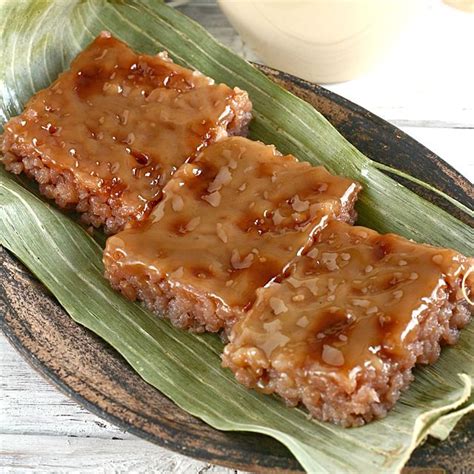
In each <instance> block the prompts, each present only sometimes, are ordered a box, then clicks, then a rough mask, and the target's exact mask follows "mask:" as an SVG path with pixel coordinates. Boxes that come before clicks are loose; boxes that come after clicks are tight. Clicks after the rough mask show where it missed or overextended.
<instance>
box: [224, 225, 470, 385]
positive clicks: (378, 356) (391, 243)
mask: <svg viewBox="0 0 474 474" xmlns="http://www.w3.org/2000/svg"><path fill="white" fill-rule="evenodd" d="M473 265H474V260H473V259H467V258H465V257H463V256H462V255H460V254H458V253H457V252H455V251H453V250H447V249H441V248H436V247H432V246H429V245H421V244H417V243H414V242H412V241H409V240H406V239H404V238H402V237H399V236H397V235H393V234H387V235H380V234H378V233H377V232H375V231H373V230H370V229H366V228H364V227H352V226H350V225H348V224H346V223H343V222H337V221H332V222H330V223H329V224H328V226H327V227H326V228H325V229H324V230H323V231H322V232H321V233H320V234H319V235H318V237H317V241H316V242H315V243H314V245H313V246H312V247H311V248H310V249H309V251H308V252H307V253H306V254H305V255H304V256H299V257H297V258H295V260H294V261H293V262H292V264H291V265H290V266H289V268H288V271H287V273H286V277H285V278H284V279H283V280H281V281H280V282H279V283H277V282H273V283H271V284H270V285H268V286H267V287H266V288H263V289H261V290H259V292H258V298H257V301H256V303H255V305H254V306H253V308H252V310H251V311H249V312H248V313H247V315H246V316H245V317H244V318H243V319H242V320H241V321H239V322H238V323H237V324H236V325H235V326H234V327H233V329H232V332H231V336H230V340H231V344H230V346H229V347H228V348H227V349H226V354H227V356H229V357H232V361H233V362H234V363H235V364H236V365H237V366H243V365H245V366H247V365H249V366H250V367H253V368H256V367H261V368H262V367H263V368H265V369H267V370H271V368H273V369H275V370H277V371H279V372H287V373H289V372H292V371H299V373H317V372H318V371H320V372H323V373H324V372H326V373H329V372H331V373H334V372H337V373H338V374H340V375H343V376H346V377H347V380H348V383H349V382H350V380H351V378H354V377H355V375H356V374H357V371H358V368H361V367H364V365H366V364H372V365H374V366H375V367H376V368H377V367H379V368H380V367H381V366H382V364H383V363H384V362H383V361H384V360H385V359H386V358H391V359H394V358H395V359H396V360H399V361H400V363H403V360H406V356H407V354H408V353H409V351H410V343H411V342H413V341H414V340H415V339H416V336H417V330H418V322H419V320H420V318H423V317H424V316H426V314H427V312H429V311H430V310H436V305H437V304H439V302H438V301H437V300H438V298H439V297H442V296H443V294H444V292H448V293H449V298H450V301H452V302H454V300H456V299H457V300H460V299H462V298H463V295H462V294H461V291H459V288H460V282H461V280H462V278H463V274H465V273H466V272H467V271H468V269H469V268H472V266H473ZM469 285H470V291H471V294H472V293H473V291H474V278H471V279H470V281H469V282H468V286H469ZM448 287H449V288H448ZM450 288H454V289H455V291H450Z"/></svg>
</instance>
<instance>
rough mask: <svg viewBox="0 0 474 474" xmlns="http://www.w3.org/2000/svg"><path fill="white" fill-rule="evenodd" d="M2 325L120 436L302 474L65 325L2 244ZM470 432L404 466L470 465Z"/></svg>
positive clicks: (461, 181)
mask: <svg viewBox="0 0 474 474" xmlns="http://www.w3.org/2000/svg"><path fill="white" fill-rule="evenodd" d="M260 69H261V70H262V71H263V72H264V73H265V74H267V75H269V76H270V77H271V78H272V79H274V80H275V81H276V82H278V83H280V84H281V85H282V86H283V87H286V88H287V89H289V90H291V91H292V92H293V93H295V94H296V95H298V96H300V97H301V98H303V99H304V100H306V101H308V102H309V103H310V104H312V105H313V106H314V107H316V108H317V109H318V110H319V111H320V112H321V113H323V114H324V115H325V116H326V117H327V118H328V119H329V120H330V121H331V122H332V123H333V124H334V125H335V126H336V127H337V128H338V129H339V131H340V132H341V133H342V134H343V135H344V136H345V137H346V138H347V139H348V140H350V141H351V142H352V143H353V144H354V145H355V146H356V147H357V148H359V149H360V150H361V151H362V152H363V153H365V154H366V155H367V156H369V157H370V158H372V159H374V160H376V161H380V162H382V163H385V164H389V165H392V166H394V167H396V168H398V169H400V170H403V171H406V172H408V173H409V174H411V175H413V176H416V177H419V178H421V179H423V180H425V181H428V182H430V183H431V184H433V185H434V186H436V187H437V188H438V189H441V190H443V191H444V192H445V193H447V194H449V195H451V196H452V197H454V198H456V199H458V200H459V201H461V202H463V203H465V204H467V205H468V206H469V207H471V208H472V207H474V206H473V199H472V196H473V195H474V192H473V187H472V185H471V184H470V183H469V181H468V180H466V179H465V178H463V177H462V176H461V175H460V174H459V173H457V172H456V171H455V170H454V169H453V168H451V167H450V166H449V165H448V164H446V163H445V162H444V161H442V160H441V159H440V158H439V157H437V156H436V155H434V154H433V153H431V152H430V151H429V150H427V149H426V148H424V147H423V146H422V145H420V144H419V143H417V142H416V141H415V140H413V139H412V138H410V137H408V136H407V135H405V134H404V133H403V132H401V131H400V130H398V129H397V128H395V127H393V126H392V125H390V124H388V123H387V122H385V121H383V120H382V119H380V118H378V117H376V116H374V115H373V114H371V113H370V112H367V111H366V110H364V109H362V108H361V107H359V106H357V105H355V104H353V103H351V102H349V101H347V100H345V99H343V98H342V97H339V96H337V95H335V94H333V93H331V92H329V91H327V90H326V89H323V88H321V87H318V86H316V85H313V84H310V83H307V82H305V81H302V80H300V79H298V78H295V77H293V76H290V75H288V74H284V73H281V72H278V71H275V70H272V69H269V68H266V67H260ZM404 184H406V183H404ZM409 187H410V188H411V189H413V190H414V191H415V192H417V193H418V194H420V195H423V196H424V197H425V198H427V199H429V200H430V201H432V202H435V203H436V204H438V205H439V206H441V207H443V208H445V209H446V210H448V211H449V212H451V213H452V214H454V215H456V217H458V218H459V219H461V220H463V221H464V222H467V223H469V224H471V225H473V222H472V219H469V217H468V216H467V215H466V214H463V213H462V212H461V211H459V210H458V209H457V208H455V207H453V206H452V205H450V204H448V203H446V202H444V201H442V200H441V199H440V198H439V197H438V196H436V195H432V194H430V193H427V192H426V190H424V189H422V188H418V187H417V186H413V185H409ZM0 321H1V326H2V329H3V331H4V333H5V334H6V336H7V338H8V339H9V340H10V342H11V343H12V344H13V345H14V346H15V348H16V349H17V350H18V351H19V352H20V353H21V354H22V355H23V356H24V357H25V358H26V360H27V361H28V362H29V363H30V364H31V365H32V366H33V367H34V368H35V369H37V370H38V371H39V372H41V373H42V374H43V375H44V376H45V377H46V378H47V379H48V380H50V381H52V382H53V383H54V384H55V385H56V386H57V387H58V388H59V389H60V390H62V391H63V392H64V393H66V394H67V395H69V396H71V397H72V398H73V399H75V400H77V401H78V402H79V403H80V404H81V405H83V406H84V407H86V408H87V409H88V410H90V411H91V412H93V413H95V414H97V415H99V416H100V417H102V418H105V419H106V420H108V421H110V422H112V423H114V424H116V425H118V426H119V427H120V428H122V429H124V430H127V431H129V432H131V433H134V434H136V435H138V436H140V437H142V438H145V439H147V440H149V441H151V442H153V443H156V444H159V445H161V446H165V447H167V448H169V449H172V450H174V451H177V452H179V453H182V454H186V455H188V456H192V457H195V458H199V459H201V460H203V461H206V462H210V463H217V464H222V465H226V466H231V467H234V468H238V469H243V470H246V471H258V472H270V471H273V472H274V471H275V469H281V470H283V471H291V472H294V471H300V470H301V467H300V466H299V464H298V462H297V461H296V460H295V458H294V457H293V456H292V455H291V454H290V452H289V451H288V450H287V449H286V448H285V447H284V446H283V445H281V444H280V443H279V442H277V441H275V440H273V439H272V438H269V437H266V436H263V435H257V434H246V433H226V432H222V431H217V430H215V429H213V428H211V427H210V426H208V425H206V424H205V423H203V422H202V421H200V420H198V419H197V418H194V417H193V416H191V415H189V414H188V413H186V412H184V411H183V410H181V409H180V408H178V407H177V406H176V405H175V404H174V403H173V402H172V401H170V400H169V399H168V398H166V397H165V396H164V395H162V394H161V393H160V392H159V391H158V390H156V389H154V388H153V387H151V386H150V385H148V384H147V383H146V382H144V381H143V380H142V379H141V378H140V377H139V376H138V375H137V374H136V373H135V372H134V371H133V370H132V368H131V367H130V366H129V365H128V364H127V362H126V361H125V360H124V359H123V358H122V357H121V356H120V355H119V354H118V353H117V352H115V350H114V349H112V348H111V347H110V346H109V345H108V344H107V343H105V342H104V341H102V340H101V339H99V338H98V337H97V336H95V335H94V334H93V333H91V332H90V331H88V330H87V329H85V328H83V327H82V326H79V325H78V324H76V323H75V322H74V321H73V320H72V319H70V318H69V317H68V315H67V314H66V313H65V311H64V310H63V309H62V307H61V306H60V305H59V303H58V302H57V301H56V300H55V298H54V297H53V296H52V295H51V294H50V293H48V291H47V290H46V289H45V288H44V287H43V286H42V285H41V284H40V283H39V282H38V281H37V280H35V278H34V277H33V276H32V275H31V274H30V273H29V272H28V270H27V269H25V267H23V265H22V264H21V263H20V262H19V261H18V260H16V259H15V258H14V257H13V256H11V255H10V254H9V253H8V252H6V251H5V250H4V249H2V248H0ZM473 433H474V417H472V416H471V417H466V418H464V420H462V421H461V423H460V424H459V425H458V427H457V428H456V429H455V430H454V432H453V433H452V434H451V436H450V437H449V439H448V440H446V441H444V442H443V443H437V442H435V441H433V440H429V441H428V442H426V443H425V444H424V445H423V446H421V447H419V448H418V449H417V450H416V451H415V452H414V454H413V456H412V458H411V460H410V462H409V466H419V467H421V466H422V467H424V468H426V467H430V468H441V469H443V468H444V469H446V470H448V471H457V472H467V471H468V470H469V466H471V467H472V465H473V464H472V463H473V462H474V459H473V456H474V454H473V453H474V436H473ZM466 435H467V437H466ZM469 453H470V454H469Z"/></svg>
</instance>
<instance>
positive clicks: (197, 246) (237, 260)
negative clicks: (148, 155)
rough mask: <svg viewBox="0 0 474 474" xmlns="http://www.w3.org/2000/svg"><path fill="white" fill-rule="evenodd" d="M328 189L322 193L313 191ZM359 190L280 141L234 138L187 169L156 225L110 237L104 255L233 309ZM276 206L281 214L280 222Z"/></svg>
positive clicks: (172, 185) (170, 187) (168, 192)
mask: <svg viewBox="0 0 474 474" xmlns="http://www.w3.org/2000/svg"><path fill="white" fill-rule="evenodd" d="M321 187H322V188H324V189H325V191H324V192H322V191H314V189H316V188H317V189H318V190H319V189H320V188H321ZM358 189H359V188H358V185H356V184H355V183H354V182H353V181H351V180H349V179H345V178H341V177H336V176H333V175H331V174H329V173H328V172H327V171H326V170H325V169H324V168H322V167H317V168H315V167H311V166H309V165H308V164H307V163H299V162H298V161H297V160H296V159H295V158H294V157H293V156H291V155H288V156H280V155H279V154H277V153H276V152H275V150H274V148H273V147H270V146H266V145H264V144H262V143H259V142H253V141H250V140H247V139H244V138H238V137H234V138H229V139H228V140H225V141H222V142H219V143H216V144H213V145H211V146H209V147H208V148H206V149H205V150H204V151H203V152H202V153H201V154H200V155H199V156H198V157H197V158H196V160H195V161H194V162H193V163H187V164H185V165H183V166H182V167H181V168H180V169H179V170H178V171H177V172H176V173H175V175H174V176H173V178H172V179H171V181H170V182H169V183H168V184H167V185H166V187H165V189H164V196H165V197H164V199H163V200H162V202H161V203H160V204H159V205H158V206H157V207H156V208H155V210H154V211H153V212H152V214H151V215H150V218H149V221H150V223H149V224H148V225H147V226H146V227H144V228H137V229H128V230H126V231H124V232H121V233H120V234H118V235H117V236H116V237H112V238H110V239H109V240H108V242H107V249H106V259H107V255H113V254H114V252H115V251H117V250H120V254H121V255H122V257H121V259H120V260H119V262H118V263H119V264H120V265H123V266H124V268H127V271H128V272H130V274H134V275H136V276H140V275H142V276H143V275H144V274H146V273H147V272H148V273H152V272H154V271H155V272H156V271H158V272H159V274H160V275H161V277H164V278H167V279H169V281H171V282H173V281H175V280H176V281H175V283H176V284H179V285H182V286H186V287H187V288H195V289H196V291H199V293H201V294H202V293H203V292H204V293H205V294H207V295H210V296H211V297H214V298H215V299H217V300H219V301H221V302H222V303H223V304H224V305H226V306H228V307H238V308H241V309H248V308H249V307H250V305H251V303H252V302H253V301H254V299H255V291H256V289H257V288H259V287H262V286H264V285H265V284H267V283H268V282H269V281H270V280H271V279H272V278H274V277H275V276H276V275H278V274H279V273H280V272H281V271H282V269H283V268H284V267H285V266H286V265H287V264H288V262H289V261H290V260H291V259H292V258H293V257H294V256H295V255H297V253H298V252H300V251H301V250H302V249H303V248H304V247H305V246H307V245H308V243H309V242H310V241H311V234H312V233H313V231H314V229H315V228H318V227H319V226H321V225H322V223H323V222H325V220H326V219H327V218H328V216H329V217H331V218H337V217H338V216H340V214H341V212H342V209H343V208H345V207H349V208H350V207H352V204H353V202H354V200H355V198H356V194H357V191H358ZM348 190H352V191H351V192H349V193H348ZM296 195H298V196H302V199H303V198H304V200H305V201H307V204H304V205H301V204H299V205H298V204H296V207H297V209H299V211H296V210H295V209H294V207H295V206H294V203H295V202H298V203H299V201H300V200H299V199H295V196H296ZM312 206H313V207H312ZM311 209H312V210H311ZM321 209H324V212H322V211H321ZM277 211H278V212H280V213H281V216H282V217H281V219H280V220H278V221H274V220H273V219H272V217H271V216H273V215H274V214H275V213H276V212H277ZM249 216H250V217H249ZM249 219H250V221H249ZM261 221H263V222H264V225H262V224H261V223H260V222H261ZM157 249H159V250H160V255H159V256H158V254H157ZM164 255H166V256H164ZM181 268H182V269H183V270H182V272H181V271H180V272H179V274H180V277H179V278H174V277H173V275H174V274H175V272H176V271H177V270H178V269H181Z"/></svg>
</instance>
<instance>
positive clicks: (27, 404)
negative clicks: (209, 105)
mask: <svg viewBox="0 0 474 474" xmlns="http://www.w3.org/2000/svg"><path fill="white" fill-rule="evenodd" d="M428 3H430V6H429V10H428V11H429V14H431V15H432V16H431V19H432V21H431V22H430V21H428V20H427V21H426V23H427V24H428V25H429V28H431V30H430V29H429V28H428V27H427V29H425V30H424V35H425V37H423V35H422V37H423V40H422V41H418V42H416V44H415V46H416V47H412V46H413V45H414V43H413V41H414V40H413V36H410V34H413V31H415V30H413V31H412V32H411V33H410V32H407V34H406V35H404V38H403V41H401V42H400V44H399V46H398V49H397V50H396V51H394V52H393V54H392V56H391V57H390V58H388V59H387V61H386V62H385V64H382V65H380V66H379V67H378V68H377V69H376V70H375V71H373V72H372V73H370V74H368V75H367V76H365V77H363V78H360V79H357V80H355V81H351V82H348V83H344V84H337V85H332V86H328V88H329V89H331V90H333V91H334V92H336V93H339V94H341V95H343V96H345V97H347V98H348V99H350V100H353V101H354V102H357V103H358V104H360V105H362V106H364V107H366V108H368V109H369V110H371V111H372V112H374V113H376V114H377V115H380V116H381V117H383V118H385V119H387V120H388V121H390V122H392V123H393V124H395V125H397V126H400V128H402V130H404V131H405V132H407V133H408V134H410V135H412V136H413V137H414V138H415V139H417V140H418V141H420V142H421V143H423V144H424V145H426V146H427V147H428V148H430V149H431V150H432V151H434V152H435V153H437V154H438V155H440V156H441V157H442V158H444V159H445V160H446V161H448V162H449V163H450V164H451V165H453V166H454V167H455V168H457V169H458V170H459V171H460V172H461V173H463V174H464V175H465V176H466V177H468V178H469V179H470V180H471V181H474V153H473V149H474V95H473V94H472V83H474V75H473V72H472V71H473V68H474V63H473V62H472V61H471V62H470V63H471V64H465V63H467V58H466V59H465V61H464V62H463V63H462V64H461V63H460V62H459V61H460V54H459V52H458V51H455V46H456V44H458V43H459V42H460V41H462V40H463V38H462V37H461V38H460V37H459V36H457V34H456V31H454V30H452V31H444V34H443V35H439V37H436V38H435V37H433V35H432V37H431V38H428V39H427V38H426V35H429V34H430V31H431V32H432V30H433V29H436V28H440V25H442V24H444V25H445V26H446V27H449V25H450V24H453V25H459V24H462V23H463V22H467V21H470V20H468V19H467V18H465V17H460V16H459V15H461V14H459V13H458V12H454V11H452V12H451V11H449V12H448V13H449V18H446V17H443V14H444V13H443V12H444V10H443V11H441V10H439V8H438V7H436V5H435V4H434V3H435V2H428ZM180 9H181V10H182V11H184V12H185V13H186V14H188V15H190V16H191V17H193V18H195V19H196V20H198V21H199V22H200V23H202V24H203V25H204V26H205V27H206V28H207V29H208V30H209V31H210V32H211V33H212V34H214V35H215V36H216V37H217V38H219V39H220V40H221V41H222V42H223V43H224V44H226V45H227V46H229V47H230V48H231V49H233V50H234V51H236V52H238V53H239V54H241V55H243V56H244V57H246V58H247V59H249V60H254V61H258V60H259V58H257V57H256V56H255V55H254V54H253V53H252V51H251V50H250V48H248V47H247V46H246V45H244V44H243V42H242V41H241V39H240V38H239V36H238V35H237V34H236V33H235V31H234V30H233V28H232V27H231V26H230V25H229V23H228V21H227V20H226V19H225V17H224V16H223V15H222V14H221V13H220V11H219V9H218V7H217V6H216V4H215V1H212V0H199V1H193V2H191V3H190V4H188V5H186V6H183V7H180ZM471 17H472V19H473V20H472V21H474V16H472V15H471ZM450 22H451V23H450ZM452 28H454V27H452ZM472 31H474V27H473V28H472ZM449 38H451V39H449ZM430 40H431V43H430ZM442 41H444V43H443V42H442ZM428 43H429V44H431V46H429V44H428ZM427 44H428V46H427ZM471 44H472V43H471ZM436 54H437V55H438V56H439V57H440V59H438V60H436V58H434V56H433V55H436ZM443 55H444V56H443ZM443 58H444V59H443ZM440 64H444V65H445V67H443V68H441V67H440V66H439V65H440ZM452 64H455V65H456V69H454V70H453V68H451V69H450V67H451V66H450V65H452ZM421 68H424V71H421V72H422V73H421V72H420V69H421ZM444 69H445V70H444ZM433 71H435V72H433ZM436 71H437V73H436ZM449 78H450V79H451V80H449ZM446 81H448V82H446ZM469 81H470V82H469ZM469 83H470V84H471V86H469V87H467V86H466V84H469ZM447 84H449V85H450V86H451V87H443V86H445V85H447ZM441 90H443V91H444V95H443V96H440V94H439V91H441ZM0 471H1V472H25V471H34V472H52V471H55V472H57V471H61V472H67V471H69V472H72V471H75V472H77V471H81V472H115V471H134V472H148V471H154V472H162V473H165V472H166V473H170V474H171V473H183V472H186V473H203V472H215V473H222V474H230V473H231V472H235V471H232V470H229V469H224V468H221V467H216V466H210V465H207V464H205V463H202V462H199V461H195V460H192V459H190V458H187V457H185V456H181V455H178V454H175V453H172V452H171V451H169V450H166V449H164V448H160V447H158V446H155V445H152V444H150V443H147V442H146V441H143V440H140V439H138V438H136V437H135V436H133V435H130V434H128V433H126V432H123V431H121V430H119V429H118V428H116V427H115V426H113V425H111V424H109V423H107V422H105V421H104V420H101V419H100V418H98V417H96V416H95V415H92V414H91V413H89V412H87V411H86V410H84V409H82V408H81V407H80V406H79V405H77V404H76V403H75V402H73V401H71V400H69V399H68V398H67V397H65V396H64V395H63V394H62V393H60V392H59V391H57V390H56V389H55V388H54V387H53V386H51V385H50V384H49V383H48V382H46V381H45V380H43V379H42V378H41V376H40V375H38V374H37V373H36V372H35V371H34V370H33V369H31V368H30V367H29V366H28V365H27V364H26V362H25V361H23V360H22V359H21V358H20V356H19V355H18V354H17V353H16V352H15V351H14V350H13V349H12V348H11V346H10V345H9V344H8V342H7V341H6V338H5V337H4V336H3V335H0Z"/></svg>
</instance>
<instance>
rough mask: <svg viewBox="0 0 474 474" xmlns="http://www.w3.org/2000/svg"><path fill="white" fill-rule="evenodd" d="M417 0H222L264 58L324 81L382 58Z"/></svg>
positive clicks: (364, 68)
mask: <svg viewBox="0 0 474 474" xmlns="http://www.w3.org/2000/svg"><path fill="white" fill-rule="evenodd" d="M417 2H418V0H306V1H300V0H218V3H219V5H220V7H221V8H222V11H223V12H224V14H225V15H226V16H227V18H228V19H229V21H230V22H231V24H232V25H233V26H234V28H235V29H236V30H237V31H238V32H239V33H240V35H241V37H242V39H243V41H244V42H245V43H246V44H248V45H249V46H250V48H251V49H253V50H254V52H255V53H256V54H257V55H258V57H260V58H261V59H262V60H263V61H264V62H265V64H267V65H269V66H271V67H274V68H276V69H281V70H283V71H286V72H290V73H292V74H294V75H297V76H299V77H302V78H304V79H307V80H309V81H313V82H319V83H331V82H341V81H347V80H349V79H352V78H354V77H356V76H358V75H360V74H362V73H364V72H365V71H367V70H368V69H370V68H371V67H372V66H373V65H374V64H375V63H376V62H377V60H379V59H380V58H381V57H382V56H383V55H384V53H385V52H386V51H387V49H388V48H389V47H390V45H391V44H393V42H394V40H395V39H396V38H397V36H398V35H399V34H400V32H401V30H402V28H403V26H404V25H405V23H406V21H407V20H408V18H409V17H410V16H411V14H412V13H413V12H414V8H416V7H415V4H416V3H417Z"/></svg>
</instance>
